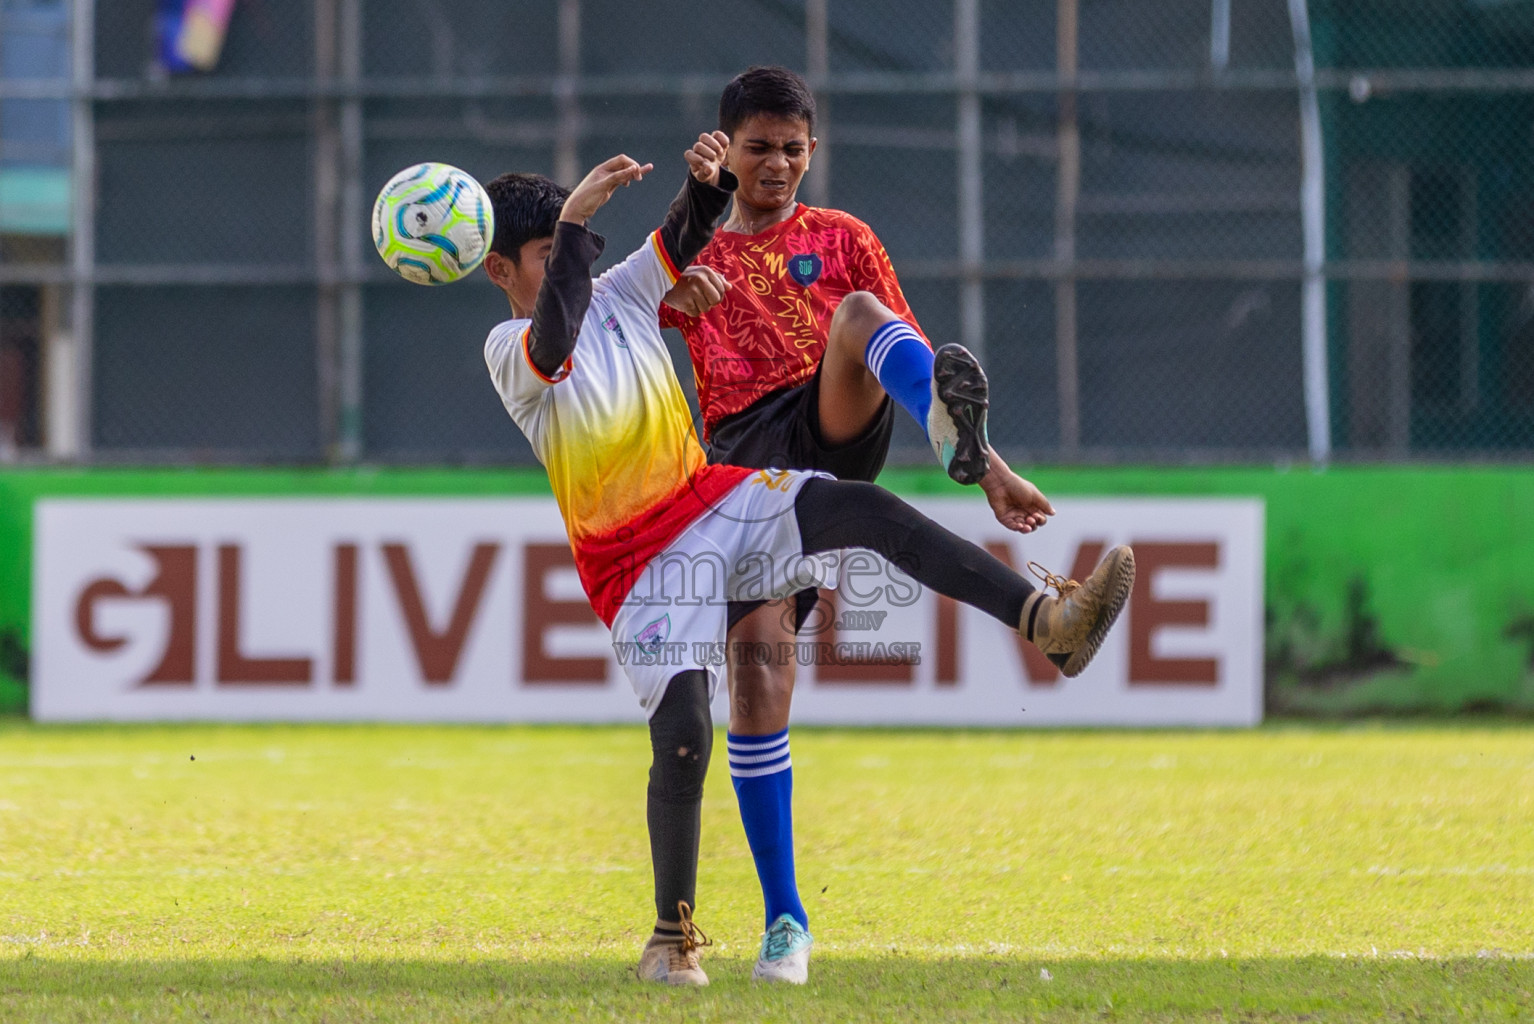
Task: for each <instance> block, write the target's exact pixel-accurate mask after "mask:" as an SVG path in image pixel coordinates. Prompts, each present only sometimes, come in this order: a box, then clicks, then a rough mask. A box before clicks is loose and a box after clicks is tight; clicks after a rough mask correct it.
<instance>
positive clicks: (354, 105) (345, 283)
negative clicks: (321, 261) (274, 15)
mask: <svg viewBox="0 0 1534 1024" xmlns="http://www.w3.org/2000/svg"><path fill="white" fill-rule="evenodd" d="M340 15H341V18H340V25H339V26H338V28H339V33H338V35H339V40H338V41H339V47H340V53H339V55H338V56H339V58H340V60H339V63H340V70H341V82H342V84H343V85H344V86H345V87H346V95H345V98H344V99H343V100H342V101H341V125H340V138H339V139H338V142H339V145H340V154H339V156H340V160H339V163H340V167H339V172H340V179H341V182H340V184H341V196H340V208H341V209H340V213H341V232H340V247H341V251H340V257H341V260H340V262H341V285H340V295H339V306H340V308H339V309H338V311H337V312H338V314H339V323H338V325H337V327H338V331H339V338H338V339H337V340H338V343H339V344H338V350H339V351H338V355H339V357H340V365H339V366H338V367H337V374H338V377H339V381H338V384H339V387H338V388H337V391H338V398H339V402H340V410H339V412H340V424H339V441H340V456H341V459H342V461H345V462H356V461H357V460H358V459H360V458H361V457H362V455H363V445H362V440H363V439H362V418H363V413H364V409H363V405H362V275H363V269H362V262H363V256H364V255H365V253H364V246H363V233H364V231H365V230H367V229H366V227H365V225H366V224H367V207H366V202H367V199H366V193H365V192H364V185H363V180H362V175H363V167H362V157H363V151H362V149H363V124H362V100H361V98H360V97H359V96H358V95H357V87H358V86H359V85H360V84H361V81H362V0H341V10H340Z"/></svg>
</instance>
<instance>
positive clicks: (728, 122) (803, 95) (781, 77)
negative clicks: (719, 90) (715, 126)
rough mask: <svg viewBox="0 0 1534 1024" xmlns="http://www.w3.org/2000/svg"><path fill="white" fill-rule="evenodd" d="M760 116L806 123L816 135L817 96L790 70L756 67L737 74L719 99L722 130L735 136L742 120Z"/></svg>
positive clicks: (811, 132) (720, 127)
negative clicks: (764, 115)
mask: <svg viewBox="0 0 1534 1024" xmlns="http://www.w3.org/2000/svg"><path fill="white" fill-rule="evenodd" d="M758 114H766V115H767V116H769V117H781V118H786V119H788V120H791V121H803V122H804V123H805V124H807V125H808V126H809V129H810V134H811V135H814V134H815V95H814V94H813V93H811V92H810V87H809V84H808V83H807V82H805V80H804V79H802V78H800V77H799V76H798V75H796V74H794V73H793V72H792V71H790V70H788V69H787V68H780V67H753V68H748V69H747V70H745V71H742V72H741V73H740V74H738V75H736V76H735V77H734V78H733V79H732V80H731V81H730V84H729V85H727V86H725V87H724V92H723V94H721V95H720V97H719V130H720V131H722V132H724V133H725V134H726V135H734V134H735V129H737V128H739V127H740V124H741V122H742V121H744V120H746V118H748V117H755V116H756V115H758Z"/></svg>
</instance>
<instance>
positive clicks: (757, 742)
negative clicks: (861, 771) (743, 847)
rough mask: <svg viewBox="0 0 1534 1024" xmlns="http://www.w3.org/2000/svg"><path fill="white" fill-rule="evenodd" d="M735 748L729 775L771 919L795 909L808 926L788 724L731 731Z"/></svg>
mask: <svg viewBox="0 0 1534 1024" xmlns="http://www.w3.org/2000/svg"><path fill="white" fill-rule="evenodd" d="M725 741H726V743H727V745H728V747H729V753H730V781H731V782H732V783H734V785H735V799H736V800H737V801H738V802H739V803H740V822H741V824H742V825H744V826H745V829H746V841H747V842H748V843H750V844H751V859H752V860H754V861H756V877H757V878H758V879H759V880H760V881H761V883H762V899H763V900H764V901H765V902H766V904H767V924H766V925H765V926H764V927H771V925H772V922H774V921H776V920H777V919H778V918H779V917H780V916H781V915H783V914H789V915H792V917H793V919H794V920H795V921H798V922H799V923H800V924H801V925H803V926H804V927H805V928H809V926H810V919H809V915H808V914H806V913H805V912H804V904H803V903H802V902H800V900H799V886H798V883H797V882H796V881H795V879H794V812H793V794H794V772H793V760H792V758H790V757H789V754H788V730H787V729H784V730H783V731H782V732H777V733H773V734H772V735H771V736H737V735H735V734H734V733H726V734H725Z"/></svg>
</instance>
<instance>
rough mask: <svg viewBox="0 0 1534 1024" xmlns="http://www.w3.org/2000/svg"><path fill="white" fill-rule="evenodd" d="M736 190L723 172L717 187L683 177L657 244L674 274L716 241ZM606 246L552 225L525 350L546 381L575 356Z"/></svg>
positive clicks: (563, 224) (575, 227) (577, 227)
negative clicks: (595, 265) (593, 280)
mask: <svg viewBox="0 0 1534 1024" xmlns="http://www.w3.org/2000/svg"><path fill="white" fill-rule="evenodd" d="M737 184H738V182H737V181H736V178H735V175H733V174H731V173H730V172H729V171H726V170H723V169H721V170H720V171H719V185H718V186H714V185H705V184H704V183H703V182H701V181H699V180H698V179H697V178H695V177H693V176H692V175H691V174H689V175H688V176H687V182H686V184H684V185H683V186H682V190H681V191H680V192H678V193H677V196H676V198H675V199H673V200H672V201H671V208H670V209H669V210H667V211H666V219H665V221H664V222H663V223H662V224H661V226H660V239H661V244H662V245H663V246H665V247H666V255H667V256H668V257H670V259H671V262H672V264H673V265H674V266H675V267H676V269H677V270H682V269H684V268H685V267H687V266H688V264H690V263H692V261H693V260H695V259H697V258H698V253H700V252H702V251H703V247H704V246H705V245H707V244H708V242H709V239H711V238H713V237H714V221H716V220H718V219H719V215H720V214H721V213H723V212H724V210H725V207H727V206H728V205H729V204H730V195H731V193H733V192H734V191H735V187H736V185H737ZM605 245H606V240H605V239H604V238H603V237H602V236H601V235H599V234H597V233H596V232H594V231H592V230H590V229H589V228H587V227H585V226H584V225H582V224H572V223H570V222H569V221H563V220H562V221H559V222H558V223H556V224H555V225H554V245H553V247H552V248H550V249H549V256H548V259H547V260H545V261H544V271H543V284H542V285H541V286H540V287H539V288H538V298H537V300H536V301H535V302H534V303H533V326H532V332H531V336H530V337H529V339H528V346H527V354H528V357H529V358H530V359H531V360H532V363H533V366H535V367H537V369H538V372H539V373H541V374H543V375H544V376H545V377H553V376H555V375H556V374H558V373H559V370H560V368H561V367H562V366H564V365H565V360H567V359H569V358H570V353H572V352H574V351H575V339H576V335H577V334H579V332H580V329H581V321H583V320H584V319H585V318H586V310H587V308H588V307H590V305H591V265H592V264H593V263H595V262H596V261H597V259H598V258H599V257H600V256H601V255H602V248H603V246H605Z"/></svg>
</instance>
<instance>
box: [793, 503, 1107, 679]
mask: <svg viewBox="0 0 1534 1024" xmlns="http://www.w3.org/2000/svg"><path fill="white" fill-rule="evenodd" d="M794 516H795V519H796V521H797V523H798V526H799V536H800V539H801V542H802V544H803V549H804V553H805V554H807V555H808V554H820V553H824V552H828V551H836V550H838V549H841V548H867V549H868V550H870V551H874V552H876V553H877V554H880V555H883V556H884V557H885V558H886V559H887V560H889V561H890V562H892V563H894V564H895V565H897V566H899V567H900V569H901V570H903V571H904V572H907V573H909V574H910V575H911V576H913V577H915V578H916V580H917V581H918V582H919V583H921V584H922V585H923V586H926V587H930V588H931V589H933V590H935V591H937V592H938V593H939V594H944V595H946V596H948V597H951V598H953V599H955V600H957V601H963V602H964V603H965V604H968V605H970V606H971V607H974V608H978V609H980V610H981V611H983V612H985V613H986V614H987V615H990V616H991V617H992V618H994V619H996V620H998V621H1000V622H1002V623H1004V624H1006V625H1007V626H1010V627H1011V628H1012V629H1015V630H1017V631H1018V632H1019V633H1021V634H1022V636H1023V638H1024V639H1026V640H1028V641H1029V642H1030V643H1032V644H1034V646H1036V647H1038V648H1039V650H1041V651H1043V652H1044V653H1045V654H1046V655H1047V656H1048V657H1049V659H1050V660H1051V661H1053V662H1054V663H1055V664H1056V665H1059V666H1060V670H1061V671H1062V672H1063V673H1064V674H1065V675H1067V676H1076V675H1079V674H1080V673H1081V671H1082V670H1083V669H1084V668H1086V667H1087V663H1088V662H1090V661H1091V660H1092V658H1093V656H1094V655H1096V654H1097V651H1098V649H1099V648H1100V647H1101V646H1102V643H1103V640H1104V638H1106V637H1107V635H1108V630H1109V629H1110V628H1112V626H1113V623H1114V621H1115V620H1116V619H1117V618H1118V615H1119V612H1120V611H1122V610H1123V607H1124V604H1125V602H1126V601H1128V599H1129V594H1130V591H1131V590H1132V589H1133V587H1134V578H1135V561H1134V552H1133V551H1131V550H1130V549H1129V548H1128V547H1123V546H1120V547H1116V548H1114V549H1113V550H1112V551H1110V552H1108V554H1107V555H1105V556H1104V557H1103V560H1102V561H1101V562H1100V563H1098V566H1097V568H1096V569H1095V570H1094V571H1093V572H1092V575H1091V576H1089V577H1087V579H1086V581H1085V582H1083V583H1077V582H1076V581H1075V580H1065V579H1062V578H1060V577H1058V576H1053V575H1052V574H1046V580H1045V582H1046V584H1047V585H1049V586H1053V587H1055V589H1056V590H1057V591H1059V593H1058V594H1056V595H1055V596H1050V595H1048V594H1047V593H1045V592H1043V591H1040V590H1037V589H1035V588H1034V586H1033V585H1032V584H1031V583H1029V582H1028V581H1027V580H1026V579H1024V578H1023V577H1021V576H1019V575H1018V574H1017V573H1015V572H1013V571H1012V570H1011V569H1009V568H1008V567H1007V566H1005V565H1003V564H1002V563H1001V561H999V560H998V559H996V558H995V557H993V556H992V555H991V554H989V553H988V552H986V551H985V550H984V549H982V548H980V547H978V546H977V545H974V544H971V543H970V542H969V541H967V540H964V539H963V538H961V537H959V536H957V535H955V534H953V533H951V532H949V531H948V530H946V529H944V528H943V527H941V526H939V525H938V524H937V523H934V522H933V521H932V520H930V519H928V518H927V517H926V516H924V515H922V514H921V513H920V512H918V511H916V509H914V508H912V507H911V506H910V505H907V504H906V503H905V502H903V501H901V500H900V499H899V498H897V497H895V496H894V495H893V494H891V493H889V492H888V491H886V490H884V489H883V488H882V487H878V486H876V485H874V484H867V483H861V482H854V481H844V480H825V479H814V480H810V481H807V482H806V483H805V484H804V486H803V487H802V488H800V490H799V494H798V497H797V498H796V499H795V502H794Z"/></svg>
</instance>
